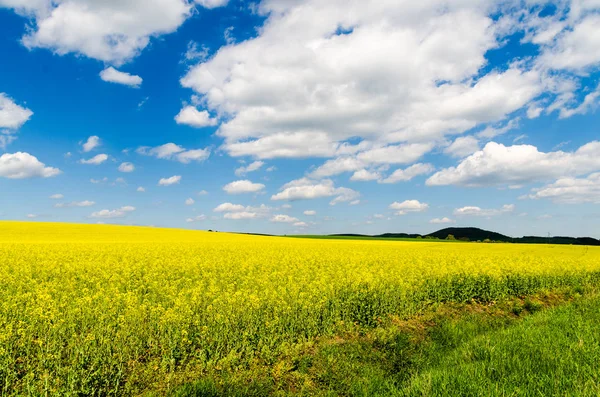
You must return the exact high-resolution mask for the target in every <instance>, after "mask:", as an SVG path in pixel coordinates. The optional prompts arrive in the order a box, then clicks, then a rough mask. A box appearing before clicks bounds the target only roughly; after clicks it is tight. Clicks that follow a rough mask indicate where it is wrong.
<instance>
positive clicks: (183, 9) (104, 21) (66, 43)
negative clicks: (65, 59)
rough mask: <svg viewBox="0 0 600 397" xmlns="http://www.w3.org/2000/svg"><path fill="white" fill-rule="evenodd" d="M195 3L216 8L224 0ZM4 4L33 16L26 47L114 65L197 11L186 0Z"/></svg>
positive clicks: (11, 0)
mask: <svg viewBox="0 0 600 397" xmlns="http://www.w3.org/2000/svg"><path fill="white" fill-rule="evenodd" d="M195 3H196V4H199V5H201V6H204V5H206V6H207V7H209V8H214V7H218V6H221V5H224V4H226V1H223V0H198V1H196V2H195ZM0 7H8V8H13V9H15V11H16V12H17V13H19V14H21V15H22V16H25V17H27V18H28V19H29V20H30V21H29V22H28V24H27V26H28V28H27V29H26V33H25V35H24V36H23V38H22V40H21V41H22V43H23V44H24V45H25V46H26V47H28V48H36V47H39V48H47V49H49V50H52V51H53V52H54V53H57V54H59V55H64V54H68V53H75V54H82V55H85V56H87V57H89V58H94V59H98V60H101V61H104V62H108V63H112V64H115V65H120V64H122V63H124V62H126V61H129V60H131V59H132V58H134V57H135V56H137V55H138V54H139V53H140V52H141V51H142V50H143V49H144V48H146V47H147V46H148V44H149V43H150V38H151V37H157V36H160V35H163V34H167V33H171V32H174V31H175V30H177V28H178V27H179V26H181V25H182V24H183V22H184V21H185V20H186V19H187V18H189V17H191V16H192V15H193V14H194V2H190V1H187V0H164V1H153V2H152V3H151V4H148V2H147V1H144V0H131V1H98V0H61V1H49V0H39V1H35V0H34V1H31V0H2V1H0Z"/></svg>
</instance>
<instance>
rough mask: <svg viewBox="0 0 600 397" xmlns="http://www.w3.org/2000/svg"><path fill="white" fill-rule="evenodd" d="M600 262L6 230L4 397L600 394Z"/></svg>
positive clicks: (467, 250)
mask: <svg viewBox="0 0 600 397" xmlns="http://www.w3.org/2000/svg"><path fill="white" fill-rule="evenodd" d="M599 280H600V248H599V247H588V246H568V245H563V246H556V245H527V244H520V245H515V244H474V243H458V242H456V243H455V242H436V241H420V242H419V243H418V244H417V243H413V242H410V241H387V240H386V241H384V240H377V239H373V240H352V239H302V238H283V237H267V236H251V235H241V234H230V233H214V232H213V233H211V232H201V231H189V230H179V229H160V228H149V227H130V226H109V225H78V224H58V223H34V222H0V394H1V395H179V396H184V395H200V396H205V395H215V396H216V395H240V396H241V395H256V396H259V395H269V394H271V395H323V396H325V395H327V396H333V395H364V396H367V395H382V396H384V395H399V396H400V395H482V394H483V395H536V394H537V395H540V394H543V395H548V394H553V393H559V394H575V395H597V394H598V393H599V392H600V376H599V375H598V374H597V371H595V363H597V360H598V358H600V348H599V346H600V336H599V335H597V332H595V331H594V329H595V327H596V325H597V324H598V321H600V298H599V295H598V282H599Z"/></svg>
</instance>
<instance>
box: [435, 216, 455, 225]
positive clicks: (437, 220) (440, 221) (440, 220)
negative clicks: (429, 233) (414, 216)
mask: <svg viewBox="0 0 600 397" xmlns="http://www.w3.org/2000/svg"><path fill="white" fill-rule="evenodd" d="M429 223H432V224H434V225H437V224H443V223H454V221H453V220H452V219H450V218H448V217H443V218H433V219H432V220H430V221H429Z"/></svg>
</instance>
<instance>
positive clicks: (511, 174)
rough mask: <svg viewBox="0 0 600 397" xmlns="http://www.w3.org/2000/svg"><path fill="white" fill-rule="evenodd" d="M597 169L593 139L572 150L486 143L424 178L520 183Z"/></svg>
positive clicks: (435, 182) (599, 159)
mask: <svg viewBox="0 0 600 397" xmlns="http://www.w3.org/2000/svg"><path fill="white" fill-rule="evenodd" d="M596 170H600V142H598V141H593V142H590V143H587V144H585V145H583V146H581V147H580V148H579V149H577V150H576V151H575V152H563V151H556V152H548V153H544V152H540V151H538V149H537V148H536V147H535V146H531V145H513V146H504V145H502V144H499V143H495V142H489V143H488V144H487V145H485V147H484V148H483V149H482V150H480V151H477V152H475V153H473V154H472V155H471V156H469V157H467V158H465V159H464V160H462V161H461V162H460V163H459V164H458V165H457V166H456V167H450V168H446V169H443V170H441V171H439V172H437V173H435V174H434V175H432V176H431V177H430V178H429V179H428V180H427V182H426V183H427V185H429V186H439V185H460V186H493V185H504V184H506V185H520V184H525V183H530V182H535V181H546V180H549V179H556V178H559V177H563V176H578V175H583V174H587V173H590V172H593V171H596Z"/></svg>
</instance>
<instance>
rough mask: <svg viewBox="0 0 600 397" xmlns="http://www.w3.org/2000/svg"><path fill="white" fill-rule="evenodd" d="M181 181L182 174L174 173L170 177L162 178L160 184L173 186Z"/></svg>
mask: <svg viewBox="0 0 600 397" xmlns="http://www.w3.org/2000/svg"><path fill="white" fill-rule="evenodd" d="M179 182H181V175H173V176H171V177H169V178H160V180H159V181H158V186H171V185H175V184H177V183H179Z"/></svg>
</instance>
